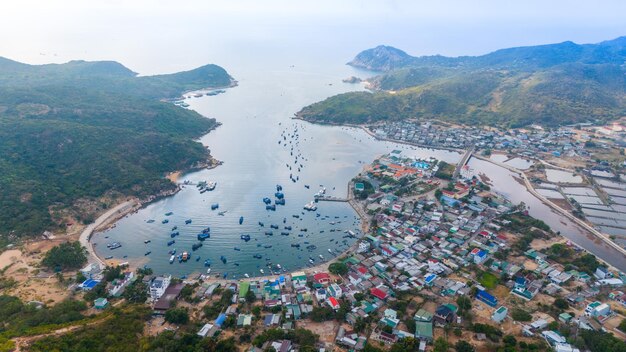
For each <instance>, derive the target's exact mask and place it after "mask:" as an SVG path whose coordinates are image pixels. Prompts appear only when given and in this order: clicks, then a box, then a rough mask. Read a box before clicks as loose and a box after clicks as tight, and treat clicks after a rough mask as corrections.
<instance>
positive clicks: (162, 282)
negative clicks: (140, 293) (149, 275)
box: [150, 275, 172, 301]
mask: <svg viewBox="0 0 626 352" xmlns="http://www.w3.org/2000/svg"><path fill="white" fill-rule="evenodd" d="M171 281H172V275H169V276H159V277H157V278H155V279H154V280H153V281H152V283H151V284H150V299H151V300H153V301H156V300H158V299H159V298H161V296H163V294H164V293H165V290H166V289H167V288H168V287H169V286H170V282H171Z"/></svg>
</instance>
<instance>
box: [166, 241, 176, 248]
mask: <svg viewBox="0 0 626 352" xmlns="http://www.w3.org/2000/svg"><path fill="white" fill-rule="evenodd" d="M174 243H176V240H171V241H168V242H167V246H168V247H169V246H171V245H173V244H174Z"/></svg>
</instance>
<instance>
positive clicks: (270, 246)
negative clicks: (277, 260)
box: [263, 244, 272, 248]
mask: <svg viewBox="0 0 626 352" xmlns="http://www.w3.org/2000/svg"><path fill="white" fill-rule="evenodd" d="M263 248H272V245H271V244H266V245H264V246H263Z"/></svg>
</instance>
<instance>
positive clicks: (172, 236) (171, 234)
mask: <svg viewBox="0 0 626 352" xmlns="http://www.w3.org/2000/svg"><path fill="white" fill-rule="evenodd" d="M178 235H180V232H178V231H176V232H172V233H170V237H171V238H174V237H176V236H178Z"/></svg>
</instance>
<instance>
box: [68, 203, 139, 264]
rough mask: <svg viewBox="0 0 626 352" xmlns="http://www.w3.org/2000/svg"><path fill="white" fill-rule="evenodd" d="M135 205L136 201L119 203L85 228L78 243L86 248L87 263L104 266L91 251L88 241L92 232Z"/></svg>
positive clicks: (92, 250)
mask: <svg viewBox="0 0 626 352" xmlns="http://www.w3.org/2000/svg"><path fill="white" fill-rule="evenodd" d="M136 204H137V201H136V200H129V201H126V202H124V203H121V204H119V205H117V206H116V207H114V208H111V209H109V210H108V211H107V212H106V213H104V214H102V215H100V217H99V218H97V219H96V221H94V222H93V223H92V224H89V225H88V226H87V227H85V229H84V230H83V232H82V233H81V234H80V237H79V239H78V240H79V241H80V244H81V245H82V246H83V247H85V248H87V253H88V257H87V260H88V261H89V263H97V264H100V265H104V262H103V261H102V259H100V258H98V256H97V255H96V253H95V251H94V249H93V246H92V244H91V242H90V241H89V239H90V238H91V235H92V234H93V232H94V231H95V230H96V229H97V228H98V227H99V226H100V225H102V224H104V223H105V222H106V221H107V220H109V219H110V218H111V217H113V216H117V215H119V214H120V213H122V212H124V211H126V210H128V209H129V208H130V207H133V206H134V205H136Z"/></svg>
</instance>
